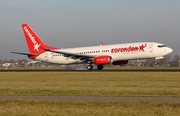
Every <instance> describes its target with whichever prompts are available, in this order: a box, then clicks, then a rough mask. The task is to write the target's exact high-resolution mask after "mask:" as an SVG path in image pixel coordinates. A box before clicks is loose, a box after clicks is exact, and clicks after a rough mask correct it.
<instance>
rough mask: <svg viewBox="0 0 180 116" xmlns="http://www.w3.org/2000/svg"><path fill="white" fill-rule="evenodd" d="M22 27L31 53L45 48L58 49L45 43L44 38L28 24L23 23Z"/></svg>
mask: <svg viewBox="0 0 180 116" xmlns="http://www.w3.org/2000/svg"><path fill="white" fill-rule="evenodd" d="M22 28H23V31H24V35H25V38H26V41H27V44H28V48H29V52H30V53H39V52H40V51H42V50H43V49H51V50H54V49H57V48H54V47H49V46H47V45H45V44H44V43H43V42H42V40H41V39H40V38H39V37H38V36H37V35H36V33H35V32H34V31H33V30H32V29H31V28H30V27H29V26H28V24H22Z"/></svg>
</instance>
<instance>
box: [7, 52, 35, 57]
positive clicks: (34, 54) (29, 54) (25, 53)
mask: <svg viewBox="0 0 180 116" xmlns="http://www.w3.org/2000/svg"><path fill="white" fill-rule="evenodd" d="M10 53H14V54H21V55H35V56H37V55H38V54H31V53H23V52H10Z"/></svg>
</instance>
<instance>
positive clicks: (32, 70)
mask: <svg viewBox="0 0 180 116" xmlns="http://www.w3.org/2000/svg"><path fill="white" fill-rule="evenodd" d="M0 72H180V69H120V70H51V69H49V70H48V69H45V70H39V69H36V70H34V69H29V70H0Z"/></svg>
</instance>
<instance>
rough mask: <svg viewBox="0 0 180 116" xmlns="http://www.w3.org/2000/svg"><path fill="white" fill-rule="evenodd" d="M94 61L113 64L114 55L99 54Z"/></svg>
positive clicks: (99, 63)
mask: <svg viewBox="0 0 180 116" xmlns="http://www.w3.org/2000/svg"><path fill="white" fill-rule="evenodd" d="M94 63H95V64H96V65H101V64H112V63H113V60H112V57H111V56H99V57H96V58H95V59H94Z"/></svg>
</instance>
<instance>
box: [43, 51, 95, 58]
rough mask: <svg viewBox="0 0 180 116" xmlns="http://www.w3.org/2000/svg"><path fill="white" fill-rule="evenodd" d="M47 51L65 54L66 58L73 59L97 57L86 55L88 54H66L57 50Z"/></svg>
mask: <svg viewBox="0 0 180 116" xmlns="http://www.w3.org/2000/svg"><path fill="white" fill-rule="evenodd" d="M45 50H46V51H50V52H53V53H59V54H63V55H64V57H71V58H72V59H81V60H84V59H90V58H95V57H96V56H95V55H86V54H76V53H71V52H64V51H59V50H58V51H57V50H49V49H45Z"/></svg>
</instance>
